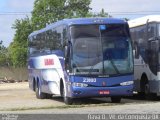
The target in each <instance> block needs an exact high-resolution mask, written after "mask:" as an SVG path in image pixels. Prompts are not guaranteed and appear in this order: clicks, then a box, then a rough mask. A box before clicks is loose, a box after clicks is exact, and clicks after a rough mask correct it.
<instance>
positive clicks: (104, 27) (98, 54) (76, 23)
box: [28, 18, 133, 104]
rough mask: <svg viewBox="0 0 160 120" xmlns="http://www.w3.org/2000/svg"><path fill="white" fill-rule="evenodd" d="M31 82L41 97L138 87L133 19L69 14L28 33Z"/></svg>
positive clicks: (115, 96)
mask: <svg viewBox="0 0 160 120" xmlns="http://www.w3.org/2000/svg"><path fill="white" fill-rule="evenodd" d="M28 43H29V58H28V70H29V87H30V88H31V89H32V90H34V91H35V92H36V96H37V98H39V99H44V98H47V97H51V96H52V95H61V96H62V97H63V98H64V102H65V103H66V104H72V103H73V102H74V98H85V97H111V100H112V102H120V101H121V97H122V96H130V95H132V93H133V57H132V45H131V39H130V33H129V27H128V23H127V22H126V21H124V20H119V19H113V18H75V19H65V20H61V21H58V22H56V23H53V24H51V25H48V26H47V27H46V28H43V29H41V30H38V31H35V32H33V33H31V34H30V35H29V42H28Z"/></svg>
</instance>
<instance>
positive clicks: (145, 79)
mask: <svg viewBox="0 0 160 120" xmlns="http://www.w3.org/2000/svg"><path fill="white" fill-rule="evenodd" d="M128 23H129V27H130V33H131V37H132V40H133V46H134V50H133V51H134V77H135V91H137V92H138V93H141V94H143V95H145V96H146V98H147V99H151V98H153V96H155V95H158V96H159V95H160V49H159V48H160V47H159V46H160V15H150V16H145V17H141V18H137V19H134V20H130V21H129V22H128Z"/></svg>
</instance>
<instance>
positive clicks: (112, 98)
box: [111, 96, 121, 103]
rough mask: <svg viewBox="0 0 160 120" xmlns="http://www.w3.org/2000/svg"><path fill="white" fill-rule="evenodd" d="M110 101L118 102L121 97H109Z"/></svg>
mask: <svg viewBox="0 0 160 120" xmlns="http://www.w3.org/2000/svg"><path fill="white" fill-rule="evenodd" d="M111 101H112V103H120V102H121V97H117V96H114V97H111Z"/></svg>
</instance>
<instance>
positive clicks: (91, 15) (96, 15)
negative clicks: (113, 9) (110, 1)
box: [88, 8, 112, 18]
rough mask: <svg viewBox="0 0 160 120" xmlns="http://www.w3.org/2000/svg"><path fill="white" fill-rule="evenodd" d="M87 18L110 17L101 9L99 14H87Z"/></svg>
mask: <svg viewBox="0 0 160 120" xmlns="http://www.w3.org/2000/svg"><path fill="white" fill-rule="evenodd" d="M88 16H89V17H106V18H110V17H112V16H111V15H109V14H108V13H107V12H105V11H104V9H103V8H102V10H101V11H100V12H99V13H92V12H90V13H89V14H88Z"/></svg>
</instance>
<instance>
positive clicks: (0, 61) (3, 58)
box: [0, 40, 10, 66]
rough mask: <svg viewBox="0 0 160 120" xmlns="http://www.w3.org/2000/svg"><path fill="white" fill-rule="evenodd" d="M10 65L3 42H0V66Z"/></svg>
mask: <svg viewBox="0 0 160 120" xmlns="http://www.w3.org/2000/svg"><path fill="white" fill-rule="evenodd" d="M9 64H10V57H9V54H8V49H7V48H6V47H5V46H4V45H3V41H2V40H1V41H0V66H8V65H9Z"/></svg>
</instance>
